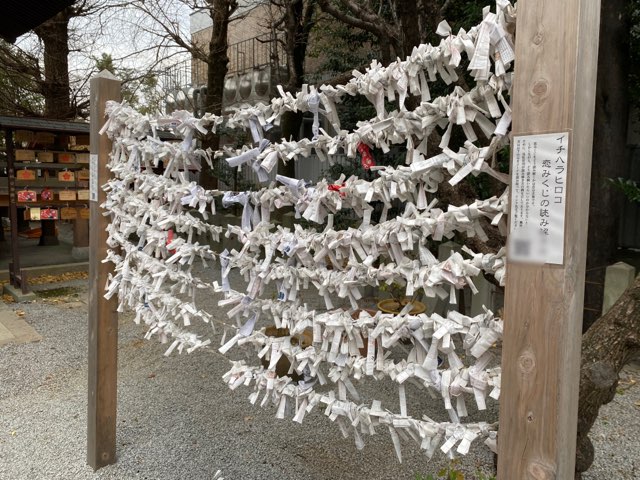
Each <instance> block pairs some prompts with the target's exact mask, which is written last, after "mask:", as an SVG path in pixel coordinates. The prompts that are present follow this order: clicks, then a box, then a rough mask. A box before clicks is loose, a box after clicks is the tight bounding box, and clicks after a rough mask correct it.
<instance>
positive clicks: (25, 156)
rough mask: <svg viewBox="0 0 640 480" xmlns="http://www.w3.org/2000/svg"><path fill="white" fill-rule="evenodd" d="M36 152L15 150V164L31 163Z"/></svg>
mask: <svg viewBox="0 0 640 480" xmlns="http://www.w3.org/2000/svg"><path fill="white" fill-rule="evenodd" d="M35 159H36V152H34V151H33V150H16V162H33V161H34V160H35Z"/></svg>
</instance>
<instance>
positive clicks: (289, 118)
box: [278, 0, 316, 177]
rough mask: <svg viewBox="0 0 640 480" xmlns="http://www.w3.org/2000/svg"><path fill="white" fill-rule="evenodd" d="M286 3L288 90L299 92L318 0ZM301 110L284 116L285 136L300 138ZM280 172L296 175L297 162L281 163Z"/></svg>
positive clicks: (282, 133) (302, 81) (288, 0)
mask: <svg viewBox="0 0 640 480" xmlns="http://www.w3.org/2000/svg"><path fill="white" fill-rule="evenodd" d="M283 7H284V33H285V50H286V53H287V69H288V74H289V78H288V80H287V84H286V85H285V90H287V91H289V92H293V93H295V92H296V91H297V90H298V89H299V88H300V87H301V86H302V84H303V83H304V74H305V68H304V62H305V59H306V57H307V46H308V45H309V34H310V33H311V29H312V28H313V24H314V21H315V18H314V17H315V9H316V0H287V1H286V2H284V4H283ZM302 120H303V115H302V113H301V112H285V113H284V114H283V115H282V118H281V119H280V131H281V136H282V137H283V138H285V139H287V140H291V139H292V140H300V127H301V125H302ZM278 174H279V175H285V176H287V177H295V163H294V162H292V161H291V162H287V164H286V165H285V164H283V163H282V162H279V163H278Z"/></svg>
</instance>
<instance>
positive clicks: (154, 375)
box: [147, 373, 156, 378]
mask: <svg viewBox="0 0 640 480" xmlns="http://www.w3.org/2000/svg"><path fill="white" fill-rule="evenodd" d="M147 378H156V374H155V373H150V374H149V375H148V376H147Z"/></svg>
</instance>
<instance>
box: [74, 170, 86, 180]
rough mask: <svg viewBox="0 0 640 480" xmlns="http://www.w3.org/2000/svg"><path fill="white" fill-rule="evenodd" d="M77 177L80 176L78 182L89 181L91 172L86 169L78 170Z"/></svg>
mask: <svg viewBox="0 0 640 480" xmlns="http://www.w3.org/2000/svg"><path fill="white" fill-rule="evenodd" d="M76 175H78V180H89V170H88V169H86V168H83V169H82V170H78V172H77V174H76Z"/></svg>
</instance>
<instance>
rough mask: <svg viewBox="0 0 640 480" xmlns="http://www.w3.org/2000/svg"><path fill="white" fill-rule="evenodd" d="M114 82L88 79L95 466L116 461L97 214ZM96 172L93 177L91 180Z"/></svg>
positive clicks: (110, 311) (112, 324)
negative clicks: (105, 127)
mask: <svg viewBox="0 0 640 480" xmlns="http://www.w3.org/2000/svg"><path fill="white" fill-rule="evenodd" d="M120 98H121V91H120V82H119V81H118V79H116V78H115V77H114V76H113V75H112V74H111V73H110V72H108V71H106V70H103V71H102V72H100V73H99V74H98V75H96V76H95V77H93V78H92V79H91V165H90V166H91V175H93V176H94V177H92V178H91V180H90V186H91V187H90V191H91V193H92V194H93V193H94V192H95V190H96V187H98V193H97V201H95V200H94V198H93V196H92V201H91V202H90V204H91V205H90V209H91V219H90V233H89V247H90V263H89V388H88V393H89V403H88V424H87V463H88V464H89V465H90V466H91V467H93V469H94V470H97V469H98V468H100V467H103V466H105V465H108V464H111V463H114V462H115V460H116V407H117V371H118V313H117V311H116V309H117V299H116V298H112V299H111V300H106V299H105V298H104V288H105V285H106V282H107V276H108V274H109V273H110V272H112V271H113V268H112V266H111V265H110V264H104V263H102V260H103V259H104V258H105V257H106V254H107V232H106V231H105V229H106V227H107V224H108V223H109V220H108V218H107V217H104V216H103V215H102V208H100V204H102V202H104V201H105V196H106V194H105V192H103V191H102V190H101V189H99V186H101V185H104V184H105V183H106V182H107V181H108V179H109V177H110V172H109V170H108V169H107V162H108V160H109V153H110V152H111V141H110V140H109V139H108V138H107V137H106V136H105V135H100V134H99V130H100V128H101V127H102V125H103V124H104V122H105V117H104V113H105V102H106V101H107V100H120ZM96 173H97V181H96Z"/></svg>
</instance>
